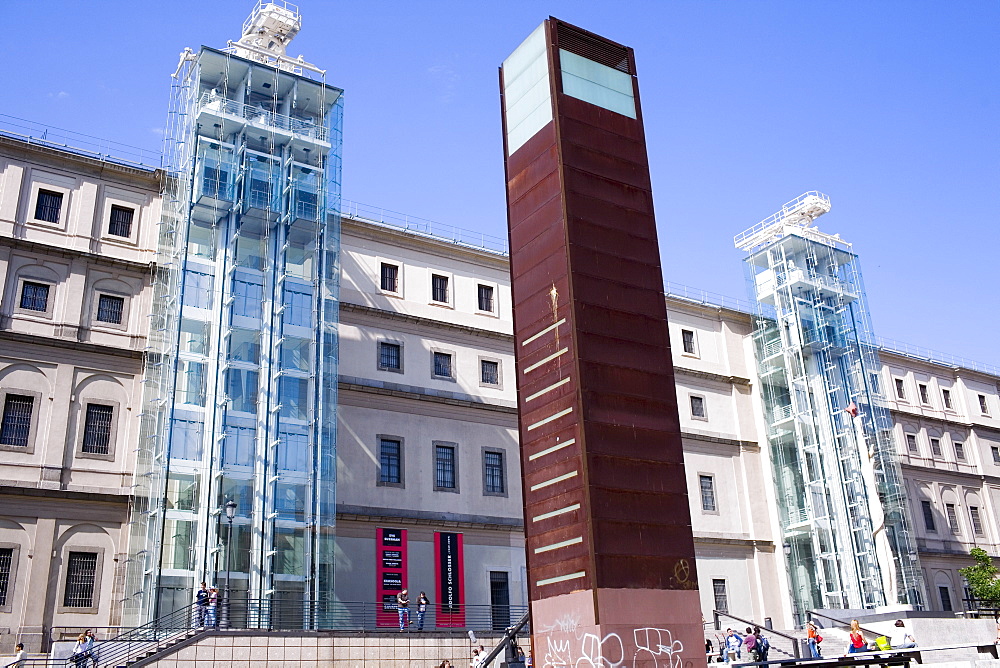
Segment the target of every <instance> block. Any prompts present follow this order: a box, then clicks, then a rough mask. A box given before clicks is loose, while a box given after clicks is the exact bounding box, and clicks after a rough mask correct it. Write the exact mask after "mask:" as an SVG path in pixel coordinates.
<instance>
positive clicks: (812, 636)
mask: <svg viewBox="0 0 1000 668" xmlns="http://www.w3.org/2000/svg"><path fill="white" fill-rule="evenodd" d="M822 640H823V636H821V635H820V634H819V633H817V632H816V625H815V624H813V623H812V622H811V621H810V622H807V623H806V644H807V645H808V646H809V656H810V657H811V658H813V659H822V658H823V655H822V654H821V653H820V651H819V644H820V642H821V641H822Z"/></svg>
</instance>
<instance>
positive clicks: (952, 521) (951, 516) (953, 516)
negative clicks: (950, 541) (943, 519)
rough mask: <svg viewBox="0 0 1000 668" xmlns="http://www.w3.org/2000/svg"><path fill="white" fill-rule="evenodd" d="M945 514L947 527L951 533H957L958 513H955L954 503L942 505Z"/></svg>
mask: <svg viewBox="0 0 1000 668" xmlns="http://www.w3.org/2000/svg"><path fill="white" fill-rule="evenodd" d="M944 511H945V514H947V515H948V527H949V528H950V529H951V532H952V533H958V529H959V527H958V513H957V512H956V511H955V504H954V503H946V504H944Z"/></svg>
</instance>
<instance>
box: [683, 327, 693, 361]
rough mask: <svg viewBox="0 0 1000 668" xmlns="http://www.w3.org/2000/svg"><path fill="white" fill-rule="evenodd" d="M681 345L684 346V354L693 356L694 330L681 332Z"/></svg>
mask: <svg viewBox="0 0 1000 668" xmlns="http://www.w3.org/2000/svg"><path fill="white" fill-rule="evenodd" d="M681 343H682V344H683V345H684V352H686V353H687V354H688V355H694V350H695V349H694V330H691V329H682V330H681Z"/></svg>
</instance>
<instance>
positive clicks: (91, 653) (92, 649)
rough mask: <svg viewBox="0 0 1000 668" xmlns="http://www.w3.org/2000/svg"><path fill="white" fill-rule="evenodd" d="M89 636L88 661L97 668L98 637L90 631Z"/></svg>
mask: <svg viewBox="0 0 1000 668" xmlns="http://www.w3.org/2000/svg"><path fill="white" fill-rule="evenodd" d="M86 636H87V659H88V660H89V661H90V665H91V666H92V668H97V636H96V635H94V632H93V631H91V630H90V629H87V631H86Z"/></svg>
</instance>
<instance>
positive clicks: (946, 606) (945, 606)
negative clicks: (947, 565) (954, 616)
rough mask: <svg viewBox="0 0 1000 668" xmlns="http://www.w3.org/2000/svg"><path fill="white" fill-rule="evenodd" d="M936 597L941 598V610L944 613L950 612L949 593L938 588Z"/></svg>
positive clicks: (945, 589)
mask: <svg viewBox="0 0 1000 668" xmlns="http://www.w3.org/2000/svg"><path fill="white" fill-rule="evenodd" d="M938 595H940V596H941V609H942V610H944V611H945V612H952V611H953V609H952V607H951V592H949V591H948V588H947V587H938Z"/></svg>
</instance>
